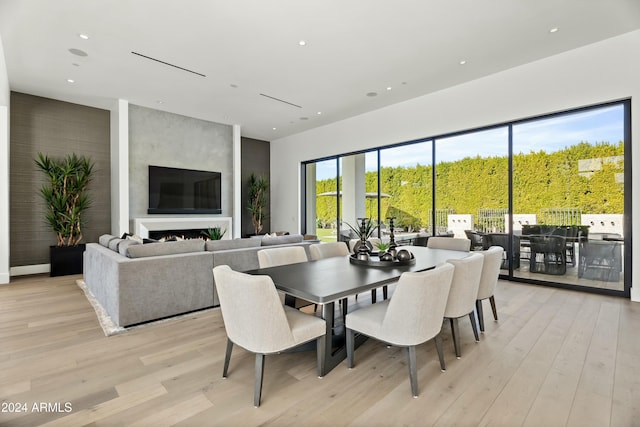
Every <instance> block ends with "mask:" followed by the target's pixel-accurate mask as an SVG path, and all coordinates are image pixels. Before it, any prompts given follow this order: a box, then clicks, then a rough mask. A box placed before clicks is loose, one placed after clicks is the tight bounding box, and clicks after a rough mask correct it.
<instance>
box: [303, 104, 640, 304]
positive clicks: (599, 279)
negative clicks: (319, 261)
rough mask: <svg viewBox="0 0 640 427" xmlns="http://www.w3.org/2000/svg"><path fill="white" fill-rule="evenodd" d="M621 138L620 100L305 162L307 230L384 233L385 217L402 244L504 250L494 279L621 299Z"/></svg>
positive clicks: (625, 138) (625, 153)
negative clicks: (363, 224)
mask: <svg viewBox="0 0 640 427" xmlns="http://www.w3.org/2000/svg"><path fill="white" fill-rule="evenodd" d="M630 140H631V130H630V102H629V101H620V102H613V103H609V104H604V105H598V106H593V107H588V108H581V109H576V110H571V111H566V112H563V113H556V114H552V115H546V116H541V117H537V118H531V119H527V120H520V121H514V122H509V123H505V124H502V125H499V126H491V127H487V128H483V129H478V130H473V131H468V132H461V133H456V134H450V135H443V136H439V137H434V138H429V139H423V140H419V141H415V142H410V143H406V144H402V145H395V146H390V147H381V148H377V149H373V150H369V151H366V152H362V153H354V154H346V155H343V156H336V157H335V158H333V159H329V160H322V161H317V162H315V161H310V162H308V163H306V164H305V165H304V170H305V176H306V184H307V185H306V190H305V191H306V199H305V200H306V209H305V215H306V225H307V228H306V229H307V232H309V230H313V231H315V232H317V234H318V236H319V237H320V238H321V239H323V240H336V239H337V238H341V239H348V238H350V237H352V236H351V235H350V229H349V227H348V225H347V224H350V225H353V226H357V225H356V224H357V219H358V218H363V217H366V218H370V219H371V220H372V221H374V222H376V223H379V224H380V230H379V233H380V237H383V238H384V237H385V234H386V233H388V225H389V218H394V220H395V226H396V230H395V231H396V236H397V237H398V238H399V239H400V240H401V241H402V240H404V242H407V243H414V242H418V241H420V242H422V243H424V241H423V240H424V239H425V238H428V236H431V235H447V236H452V237H467V238H469V239H471V241H472V249H474V250H482V249H486V248H487V247H489V246H491V245H494V246H495V245H497V246H502V247H503V248H504V249H505V257H504V260H503V264H502V275H503V277H504V278H508V279H511V280H516V281H527V282H531V283H540V284H553V285H556V286H562V287H576V288H580V289H585V290H595V291H597V292H604V293H610V294H616V295H627V294H628V293H629V284H630V277H631V273H630V271H629V269H630V267H631V265H630V256H629V254H630V252H629V244H630V229H629V228H630V227H629V226H630V224H631V221H630V218H631V217H630V215H631V200H630V186H631V182H630V176H631V171H630V160H629V159H630V148H631V141H630ZM625 224H626V226H625ZM418 237H420V238H421V239H418Z"/></svg>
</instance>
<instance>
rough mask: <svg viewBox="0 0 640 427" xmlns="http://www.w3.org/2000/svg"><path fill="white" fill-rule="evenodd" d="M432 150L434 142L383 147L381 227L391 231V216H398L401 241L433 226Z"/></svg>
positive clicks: (396, 220)
mask: <svg viewBox="0 0 640 427" xmlns="http://www.w3.org/2000/svg"><path fill="white" fill-rule="evenodd" d="M431 151H432V148H431V141H428V142H420V143H415V144H408V145H403V146H399V147H393V148H387V149H384V150H380V181H381V182H380V187H381V193H380V196H381V199H380V203H381V217H380V218H381V220H382V221H383V224H382V226H381V228H382V232H383V235H384V234H386V233H388V232H389V228H388V227H389V218H391V217H393V218H395V219H394V223H395V227H396V230H395V235H396V241H397V242H398V243H403V242H405V241H406V242H410V241H412V240H413V238H415V237H417V236H418V234H419V233H423V234H426V233H428V232H429V230H430V228H431V207H432V204H433V201H432V200H433V199H432V175H433V174H432V166H431V165H432V155H431Z"/></svg>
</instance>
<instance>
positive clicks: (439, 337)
mask: <svg viewBox="0 0 640 427" xmlns="http://www.w3.org/2000/svg"><path fill="white" fill-rule="evenodd" d="M435 342H436V351H437V352H438V359H440V370H442V372H444V371H445V369H446V368H445V365H444V354H443V353H442V335H440V332H438V335H436V338H435Z"/></svg>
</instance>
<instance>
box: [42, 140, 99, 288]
mask: <svg viewBox="0 0 640 427" xmlns="http://www.w3.org/2000/svg"><path fill="white" fill-rule="evenodd" d="M35 164H36V166H37V167H38V169H39V170H40V171H41V172H43V173H44V174H45V176H46V178H47V183H46V184H44V185H43V186H42V187H41V188H40V195H41V196H42V198H43V200H44V201H45V204H46V209H47V210H46V215H45V221H46V222H47V224H49V226H50V227H51V229H52V230H53V232H54V233H55V234H56V239H57V244H56V246H55V247H52V250H51V252H50V253H51V257H52V259H51V275H52V276H55V275H63V274H75V273H80V272H82V250H84V248H83V246H84V245H82V246H81V247H80V249H81V250H75V251H71V252H79V253H80V255H79V261H78V260H77V259H74V260H73V261H72V260H71V259H70V255H64V256H63V265H61V266H58V265H54V264H56V262H55V261H56V254H58V253H59V252H61V251H56V250H55V248H56V247H57V248H65V247H76V248H77V247H78V246H79V245H80V241H81V240H82V225H83V217H82V215H83V213H84V212H85V211H86V210H87V209H88V208H89V206H90V205H91V199H90V197H89V194H88V192H87V188H88V186H89V183H91V180H92V179H93V169H94V163H93V161H91V160H90V159H89V158H87V157H84V156H78V155H76V154H69V155H67V156H66V157H63V158H51V157H49V156H47V155H44V154H42V153H38V158H37V159H35ZM62 252H64V254H68V253H69V252H70V251H69V250H67V251H62ZM76 257H77V255H76ZM72 262H73V263H74V264H73V266H71V265H69V264H71V263H72ZM78 265H79V268H80V271H77V267H78ZM69 269H71V270H73V271H72V272H69ZM58 273H60V274H58Z"/></svg>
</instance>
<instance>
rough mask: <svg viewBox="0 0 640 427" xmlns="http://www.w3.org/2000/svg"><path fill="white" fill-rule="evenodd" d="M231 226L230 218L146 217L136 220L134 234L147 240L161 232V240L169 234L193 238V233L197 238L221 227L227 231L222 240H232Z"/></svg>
mask: <svg viewBox="0 0 640 427" xmlns="http://www.w3.org/2000/svg"><path fill="white" fill-rule="evenodd" d="M231 225H232V223H231V218H230V217H215V216H212V217H191V218H184V217H153V218H149V217H145V218H135V219H134V226H135V227H134V230H135V231H134V232H135V234H137V235H138V236H140V237H142V238H146V239H154V237H153V236H157V234H155V233H156V232H161V234H160V238H161V237H164V236H166V235H167V234H171V235H174V236H179V237H182V235H183V234H189V236H191V235H192V234H193V233H195V234H197V235H196V236H195V237H199V236H200V231H202V230H207V229H209V228H213V227H220V228H222V229H223V230H226V232H225V233H224V236H223V237H222V238H223V239H231V238H232V234H233V233H232V231H233V230H232V229H231ZM188 238H191V237H188Z"/></svg>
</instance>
